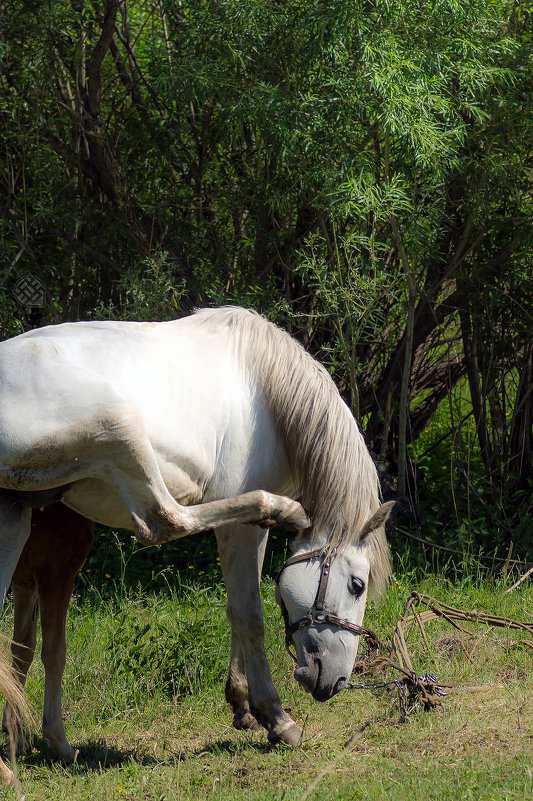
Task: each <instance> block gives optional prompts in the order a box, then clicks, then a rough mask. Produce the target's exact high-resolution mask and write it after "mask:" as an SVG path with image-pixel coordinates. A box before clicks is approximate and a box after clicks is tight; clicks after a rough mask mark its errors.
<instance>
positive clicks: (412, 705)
mask: <svg viewBox="0 0 533 801" xmlns="http://www.w3.org/2000/svg"><path fill="white" fill-rule="evenodd" d="M420 605H423V606H425V607H426V609H424V610H421V611H419V609H418V607H419V606H420ZM438 618H442V619H443V620H446V621H447V622H448V623H449V624H450V625H452V626H453V627H454V628H455V629H457V630H459V631H461V632H466V633H467V634H470V632H469V631H468V629H465V628H463V627H462V626H460V625H459V624H458V622H457V621H464V622H468V623H476V624H481V625H488V626H494V627H499V628H507V629H512V630H515V631H523V632H526V633H527V634H531V637H532V639H531V640H529V639H522V640H521V641H520V642H521V644H522V645H525V646H527V647H529V648H532V649H533V621H520V620H511V619H510V618H505V617H500V616H497V615H489V614H486V613H483V612H477V611H470V610H463V609H457V608H455V607H453V606H449V605H447V604H444V603H441V601H438V600H437V599H436V598H432V597H430V596H429V595H423V594H422V593H419V592H416V591H415V592H412V593H411V595H410V596H409V598H408V600H407V604H406V607H405V611H404V613H403V615H402V617H401V618H400V620H399V621H398V623H397V625H396V628H395V630H394V634H393V636H392V643H391V646H387V645H386V644H385V643H383V642H381V641H380V640H379V638H378V636H377V635H376V633H375V632H374V631H372V629H367V630H366V631H365V635H364V636H365V638H366V640H367V645H368V650H367V653H366V654H365V656H364V657H363V658H362V659H361V660H360V661H359V665H364V669H365V672H373V673H374V674H378V673H380V672H384V671H386V670H394V671H396V672H398V673H400V674H401V675H400V676H399V677H397V678H395V679H388V680H385V681H373V682H365V683H360V684H354V683H350V684H348V686H347V689H351V690H356V689H357V690H380V689H387V690H388V691H391V690H393V689H394V688H396V689H397V691H398V699H399V705H400V713H401V718H402V721H405V720H407V718H408V716H409V715H410V714H411V712H412V711H414V709H416V708H418V707H420V706H423V708H424V709H425V710H429V709H433V708H435V707H436V706H440V705H441V704H442V699H443V698H444V697H446V696H447V695H448V692H447V690H449V689H451V688H452V685H450V684H441V683H440V682H439V680H438V678H437V677H436V676H434V675H433V674H431V673H425V674H423V675H420V676H419V675H418V674H417V672H416V671H415V670H414V668H413V664H412V660H411V656H410V653H409V650H408V648H407V644H406V639H405V635H406V634H407V632H408V631H409V629H410V628H412V626H417V627H418V629H419V630H420V633H421V635H422V639H423V641H424V645H425V647H426V649H427V650H429V641H428V639H427V635H426V631H425V627H424V626H425V624H426V623H428V622H429V621H431V620H437V619H438ZM462 647H463V650H464V651H465V653H466V655H467V656H468V658H469V659H470V661H472V660H471V658H470V655H469V654H468V651H466V649H465V648H464V646H462ZM387 650H388V652H389V655H388V656H387V657H384V656H379V652H380V651H381V652H383V651H387ZM394 658H396V660H397V661H394ZM356 670H357V666H356Z"/></svg>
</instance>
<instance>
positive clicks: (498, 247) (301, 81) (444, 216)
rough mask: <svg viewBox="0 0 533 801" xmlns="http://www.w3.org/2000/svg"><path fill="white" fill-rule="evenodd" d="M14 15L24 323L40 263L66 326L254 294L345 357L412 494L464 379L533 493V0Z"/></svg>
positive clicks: (7, 309) (495, 480) (13, 173)
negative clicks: (414, 465) (27, 277)
mask: <svg viewBox="0 0 533 801" xmlns="http://www.w3.org/2000/svg"><path fill="white" fill-rule="evenodd" d="M2 6H3V7H2V12H3V13H2V15H1V16H2V22H1V23H0V25H1V26H2V40H3V42H4V46H3V48H2V49H1V51H0V58H1V78H0V97H1V104H0V107H1V109H2V112H1V117H0V137H1V140H2V154H3V155H2V160H1V179H0V180H1V181H2V188H3V196H4V198H5V201H4V203H3V207H2V230H3V237H2V256H3V260H2V261H3V264H4V265H5V273H4V278H3V283H2V288H3V292H4V294H3V296H2V298H1V304H0V307H1V310H2V311H1V315H2V317H1V320H2V327H3V330H4V332H5V333H13V332H14V331H16V330H17V329H18V328H20V326H25V325H28V324H29V323H30V320H29V318H28V317H24V314H21V308H20V306H18V307H17V305H16V301H15V299H14V298H13V295H12V292H11V290H12V287H13V283H14V281H15V279H16V278H17V276H20V275H23V274H24V273H26V272H31V273H33V274H36V275H38V276H39V277H40V278H41V279H42V281H43V283H44V284H45V285H46V288H47V290H48V303H47V305H46V307H45V308H44V309H42V310H41V313H42V321H47V320H51V321H57V320H60V319H75V318H78V317H80V316H81V317H86V316H92V315H94V314H98V315H102V314H119V315H122V316H141V317H147V316H155V317H165V316H168V317H172V316H176V315H177V314H178V313H181V312H183V311H187V310H188V309H190V308H191V307H192V306H194V305H195V304H202V303H206V302H207V303H222V302H238V303H241V304H245V305H246V304H248V305H253V306H256V307H257V308H259V309H261V310H262V311H266V312H267V313H268V314H269V315H270V316H272V317H273V318H274V319H276V320H277V321H279V322H282V323H283V324H284V325H286V326H288V327H289V328H291V329H292V330H293V332H294V333H295V334H296V335H297V336H299V337H300V338H302V339H303V340H304V341H305V344H306V346H307V347H309V348H310V349H311V350H312V351H313V352H315V353H316V354H318V355H319V356H320V358H322V359H323V360H325V361H326V362H327V363H328V364H329V365H330V368H331V370H332V371H333V372H335V375H336V378H337V380H338V382H339V384H340V386H341V388H342V390H343V393H344V395H345V397H346V399H347V401H348V402H349V403H350V405H351V407H352V409H353V411H354V413H355V414H356V416H357V417H358V418H359V419H361V420H362V421H363V423H364V427H365V429H366V433H367V437H368V440H369V443H370V445H371V446H372V448H373V450H374V452H375V453H376V456H377V458H381V459H382V460H387V462H388V463H389V464H392V469H393V470H394V471H396V472H398V471H399V478H400V482H401V483H405V481H407V485H409V480H410V478H412V475H411V473H412V471H411V469H410V468H409V459H407V458H406V457H407V456H408V454H409V453H412V451H410V450H409V449H410V448H413V447H414V448H415V450H416V448H417V443H419V442H421V438H422V439H423V438H424V437H425V430H426V428H428V425H429V424H430V421H431V420H432V419H434V415H435V413H436V410H437V409H441V410H442V405H441V404H442V403H443V401H445V400H446V401H447V402H448V403H452V406H453V392H454V390H455V388H457V392H459V393H460V394H462V396H463V398H466V397H468V402H466V401H463V406H462V410H461V419H462V418H463V417H465V416H467V415H471V416H473V418H474V419H475V432H474V433H475V437H474V439H473V440H472V441H474V440H475V443H476V450H475V455H476V459H477V456H478V454H479V474H480V475H483V474H484V475H486V476H487V481H488V482H489V485H490V486H491V488H492V491H493V492H495V493H496V495H497V496H498V497H499V498H500V499H501V501H502V504H503V505H505V504H504V503H503V501H504V498H505V496H506V494H507V493H511V492H512V493H516V492H518V493H522V494H521V495H520V496H518V497H520V498H522V499H527V498H528V495H527V493H528V492H529V486H530V484H529V482H530V480H531V476H532V472H533V467H532V458H531V447H532V445H531V436H532V435H531V398H532V391H531V347H532V343H531V336H530V334H529V333H528V332H529V331H530V329H531V325H530V319H531V297H532V291H531V290H532V287H531V280H532V279H531V269H530V265H531V236H532V234H531V231H532V228H531V186H530V173H529V172H528V170H530V160H531V92H530V86H531V77H532V76H531V34H530V28H529V17H528V11H527V7H526V5H525V4H523V3H521V2H516V3H512V4H511V3H508V2H506V0H490V2H488V3H485V4H483V6H482V7H481V6H480V4H473V3H470V2H467V1H466V0H438V1H437V0H433V1H432V2H426V3H423V4H422V5H421V4H420V3H414V2H412V0H400V1H399V2H396V3H390V2H388V0H374V2H368V3H363V4H355V3H353V2H347V0H336V2H335V3H330V2H327V0H320V2H316V3H308V2H306V3H304V2H301V1H300V0H296V2H294V1H293V2H288V0H281V2H277V3H270V2H267V1H266V0H218V1H217V2H215V0H188V1H187V2H183V3H181V4H179V5H178V4H176V3H174V2H166V0H154V2H147V1H146V0H128V2H126V0H52V2H50V3H48V4H42V3H39V2H29V1H28V0H26V2H24V1H23V0H4V2H3V4H2ZM0 280H2V279H0ZM34 317H35V311H34ZM13 318H15V321H13ZM439 413H441V412H439ZM458 422H460V421H457V420H449V425H450V428H452V427H454V426H456V424H457V423H458ZM464 425H466V424H464ZM455 430H456V434H457V433H458V432H460V431H463V432H466V429H465V428H464V426H463V429H457V428H456V429H455ZM465 436H466V433H465ZM459 440H460V438H459V439H458V438H457V436H456V442H458V441H459ZM476 464H477V462H476ZM454 480H455V481H464V476H463V473H462V468H460V469H458V471H457V472H456V474H455V476H454ZM411 489H412V487H411ZM524 493H525V494H524ZM514 497H517V496H516V495H515V496H514ZM513 503H514V501H513ZM502 514H503V512H502ZM513 525H514V524H513V523H512V520H511V519H510V526H511V528H512V526H513Z"/></svg>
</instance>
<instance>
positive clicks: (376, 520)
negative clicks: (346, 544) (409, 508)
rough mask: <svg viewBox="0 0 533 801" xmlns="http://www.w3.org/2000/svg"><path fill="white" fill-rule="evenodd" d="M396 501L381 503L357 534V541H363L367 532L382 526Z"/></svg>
mask: <svg viewBox="0 0 533 801" xmlns="http://www.w3.org/2000/svg"><path fill="white" fill-rule="evenodd" d="M395 503H396V501H387V503H383V504H382V505H381V506H380V507H379V509H378V510H377V512H374V514H373V515H372V517H371V518H369V519H368V520H367V521H366V523H365V525H364V526H363V529H362V531H361V534H360V536H359V542H361V543H362V542H363V541H364V540H365V539H366V538H367V537H368V535H369V534H371V533H372V532H373V531H375V530H376V529H377V528H380V527H381V526H384V525H385V523H386V522H387V519H388V517H389V515H390V513H391V512H392V508H393V506H394V505H395Z"/></svg>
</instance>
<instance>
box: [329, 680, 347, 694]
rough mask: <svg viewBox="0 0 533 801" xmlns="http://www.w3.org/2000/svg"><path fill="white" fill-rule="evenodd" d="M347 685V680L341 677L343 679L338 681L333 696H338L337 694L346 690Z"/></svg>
mask: <svg viewBox="0 0 533 801" xmlns="http://www.w3.org/2000/svg"><path fill="white" fill-rule="evenodd" d="M347 684H348V682H347V680H346V679H345V677H344V676H341V678H340V679H339V680H338V681H337V683H336V684H335V687H334V688H333V693H332V695H337V693H340V691H341V690H344V688H345V687H346V685H347Z"/></svg>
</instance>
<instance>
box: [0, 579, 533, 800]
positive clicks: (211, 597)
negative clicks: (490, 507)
mask: <svg viewBox="0 0 533 801" xmlns="http://www.w3.org/2000/svg"><path fill="white" fill-rule="evenodd" d="M448 574H449V571H448ZM203 579H204V576H196V577H195V580H196V583H192V582H191V583H186V582H185V581H181V582H178V583H177V584H176V586H175V587H173V588H171V587H169V588H168V590H167V591H166V592H161V591H160V592H157V593H152V594H148V593H146V594H143V593H142V592H141V591H139V590H132V589H128V590H125V589H124V587H123V586H119V587H116V588H115V589H114V590H113V591H112V592H111V591H109V592H107V593H106V594H105V595H101V594H100V593H99V591H98V590H97V589H95V588H92V589H91V588H90V587H88V586H87V585H85V586H84V587H82V590H83V591H82V592H81V594H80V595H78V597H77V598H75V599H74V601H73V603H72V607H71V611H70V614H69V620H68V635H67V637H68V649H69V650H68V661H67V668H66V671H65V681H64V685H65V691H64V714H65V718H66V727H67V734H68V737H69V739H70V741H71V742H72V743H73V744H74V745H75V746H76V747H79V748H80V758H79V761H78V763H77V764H76V765H72V766H62V765H60V764H58V763H57V762H55V761H53V760H52V759H51V758H50V755H49V754H48V753H47V752H46V748H45V746H44V745H43V744H42V742H40V741H39V740H38V738H37V740H36V746H38V748H35V749H34V750H33V752H32V753H31V754H29V755H27V756H25V757H23V758H21V759H20V760H19V777H20V780H21V783H22V786H23V788H24V792H25V795H26V799H27V801H33V800H34V799H35V800H36V801H48V799H50V801H52V799H53V801H60V799H69V801H78V800H79V801H81V800H82V799H83V801H86V800H87V799H96V800H97V801H100V799H106V801H107V799H116V800H118V799H127V801H149V800H151V799H154V801H155V800H157V801H162V799H165V800H166V801H176V800H177V799H180V801H186V800H188V799H213V801H217V800H218V799H221V800H222V799H236V800H237V799H246V801H263V799H264V801H266V800H267V799H268V801H271V800H272V799H279V801H281V800H282V799H287V800H289V799H290V801H303V800H304V799H308V798H309V799H321V801H326V800H327V799H359V798H361V799H363V798H364V799H365V801H367V800H368V801H372V800H373V799H385V798H389V797H391V796H394V798H395V799H397V801H404V800H405V801H407V800H409V801H417V800H418V799H420V801H422V799H424V800H426V799H430V800H431V799H435V800H436V799H456V798H458V797H461V798H466V799H470V798H471V799H476V800H478V799H479V800H480V801H482V800H484V799H488V800H491V801H492V799H494V801H496V799H497V800H498V801H505V799H509V801H511V800H512V799H516V798H520V799H533V773H532V766H533V705H532V703H531V700H532V698H533V670H532V662H533V653H532V652H531V650H528V649H527V648H526V647H525V646H521V645H520V636H516V635H510V634H509V633H508V632H507V631H505V630H502V629H488V628H484V627H476V626H470V630H471V632H472V633H471V634H470V635H466V634H462V633H460V632H458V631H456V630H454V629H453V628H451V627H450V626H449V625H448V624H447V623H446V622H443V621H437V622H434V623H430V624H428V627H427V633H428V638H429V641H430V650H429V652H427V651H426V649H425V647H424V645H423V643H422V641H421V638H420V636H419V634H418V633H417V632H415V631H413V632H412V633H411V634H410V635H409V640H408V645H409V648H410V651H411V653H412V656H413V660H414V663H415V665H416V668H417V671H418V672H419V673H423V672H426V671H429V672H432V673H436V674H437V675H438V676H439V678H440V680H441V681H442V682H443V683H446V684H452V685H453V689H452V690H451V691H450V695H449V696H448V697H447V698H445V699H444V700H443V704H442V706H441V707H440V708H438V709H437V710H434V711H430V712H424V711H421V710H418V711H414V712H413V713H412V714H411V716H410V717H409V718H408V720H407V722H405V723H402V722H401V718H400V713H399V707H398V702H397V698H396V694H395V693H389V692H386V691H369V690H365V691H363V690H359V691H344V692H343V693H341V694H340V695H338V696H337V697H336V698H334V699H333V700H332V701H330V702H328V703H326V704H318V703H317V702H315V701H313V700H312V699H311V698H310V697H309V696H307V695H305V694H304V693H303V691H301V690H300V688H299V687H298V686H297V685H296V682H295V681H294V679H293V678H292V670H293V667H292V664H291V662H290V659H289V657H288V656H287V655H286V654H285V652H284V649H283V637H282V626H281V620H280V615H279V611H278V609H277V607H276V605H275V602H274V599H273V596H274V590H273V582H272V580H271V579H267V580H266V581H265V586H264V605H265V618H266V622H267V632H268V639H267V650H268V654H269V659H270V662H271V665H272V669H273V674H274V679H275V683H276V685H277V687H278V690H279V691H280V694H281V696H282V698H283V701H284V703H285V704H286V706H287V708H290V710H291V714H292V715H293V717H294V718H295V719H296V720H297V721H298V722H299V723H300V724H301V725H303V727H304V739H303V743H302V745H301V746H299V747H297V748H292V749H291V748H287V747H283V746H278V747H270V746H269V745H268V744H267V741H266V737H265V736H263V735H262V734H250V733H243V732H237V731H235V730H233V729H232V727H231V725H230V722H231V716H230V714H229V710H228V709H227V708H226V704H225V702H224V699H223V686H224V680H225V672H226V668H227V659H228V654H229V632H228V629H227V624H226V621H225V601H226V599H225V594H224V588H223V585H222V584H221V582H220V580H219V579H220V577H219V575H218V573H212V574H211V577H210V580H209V581H203ZM508 583H510V582H508ZM415 588H416V589H418V590H419V591H420V592H425V593H427V594H429V595H433V596H435V597H438V598H439V599H440V600H442V601H444V602H445V603H449V604H451V605H453V606H458V607H461V608H465V609H478V610H482V611H486V612H492V613H494V614H499V615H504V616H508V617H512V618H517V619H523V620H524V619H530V620H531V619H533V589H531V584H525V585H523V586H521V587H520V588H518V589H517V590H515V591H514V592H513V593H511V594H506V593H505V592H504V589H505V587H504V584H503V583H495V582H494V581H492V580H490V579H487V578H486V577H483V576H482V575H481V574H475V575H473V574H472V573H470V574H469V575H465V574H457V575H455V576H453V578H450V577H448V578H445V577H443V576H435V575H424V574H422V573H420V572H419V571H415V570H412V571H410V570H409V569H408V567H407V566H403V567H402V566H400V567H399V568H398V569H397V572H396V575H395V577H394V579H393V581H392V583H391V586H390V589H389V591H388V593H387V597H385V598H384V600H383V602H382V604H381V605H380V606H379V607H377V606H375V605H374V604H372V603H371V604H370V605H369V608H368V612H367V616H366V623H367V624H368V625H370V626H372V627H373V628H375V629H376V630H377V632H378V634H379V636H380V637H381V638H382V639H390V636H391V634H392V629H393V626H394V623H395V622H396V620H397V619H398V617H399V616H400V615H401V613H402V611H403V607H404V605H405V602H406V600H407V597H408V596H409V594H410V592H411V590H413V589H415ZM9 625H10V623H9V618H8V619H7V620H4V626H3V628H4V631H6V630H8V627H9ZM461 643H462V644H461ZM463 646H464V647H463ZM465 649H466V651H467V652H468V654H470V660H469V659H468V658H467V656H466V654H465ZM357 680H358V681H359V678H358V679H357ZM43 687H44V676H43V671H42V667H41V665H40V663H39V662H38V661H36V663H35V664H34V665H33V666H32V670H31V676H30V679H29V681H28V693H29V697H30V700H31V703H32V705H33V707H34V709H35V710H40V708H41V703H42V693H43ZM347 744H348V745H347ZM13 797H14V796H13V794H12V792H11V791H10V790H8V789H3V790H0V799H3V798H6V799H7V798H13Z"/></svg>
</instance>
